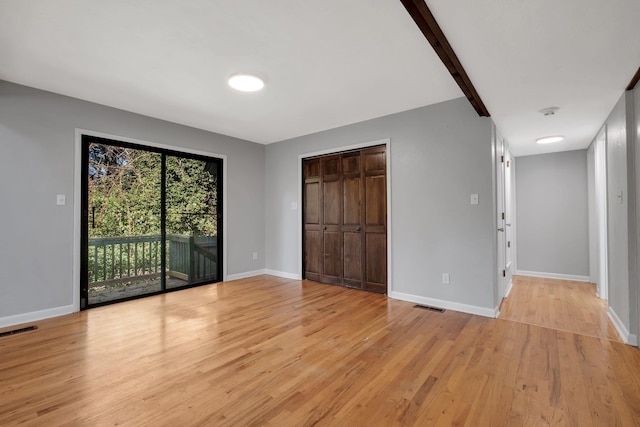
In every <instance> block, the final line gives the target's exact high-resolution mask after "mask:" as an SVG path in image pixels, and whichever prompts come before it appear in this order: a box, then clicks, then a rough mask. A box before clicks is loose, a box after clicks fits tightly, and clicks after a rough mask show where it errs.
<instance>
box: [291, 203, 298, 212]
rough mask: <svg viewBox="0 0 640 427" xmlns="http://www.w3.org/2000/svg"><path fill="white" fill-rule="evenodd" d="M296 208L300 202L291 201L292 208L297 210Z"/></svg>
mask: <svg viewBox="0 0 640 427" xmlns="http://www.w3.org/2000/svg"><path fill="white" fill-rule="evenodd" d="M296 209H298V202H291V210H292V211H295V210H296Z"/></svg>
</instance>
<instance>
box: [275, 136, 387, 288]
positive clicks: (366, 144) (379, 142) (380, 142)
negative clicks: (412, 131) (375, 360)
mask: <svg viewBox="0 0 640 427" xmlns="http://www.w3.org/2000/svg"><path fill="white" fill-rule="evenodd" d="M376 145H385V146H386V147H387V148H386V157H387V161H386V166H387V293H391V292H392V290H393V251H392V248H393V245H392V244H391V235H392V229H391V224H392V221H391V205H392V203H391V139H389V138H385V139H378V140H376V141H370V142H362V143H359V144H353V145H346V146H342V147H335V148H329V149H326V150H320V151H314V152H311V153H304V154H300V155H298V165H297V169H298V206H299V207H300V208H299V209H298V242H297V244H298V275H297V276H295V277H294V275H291V274H289V273H283V274H286V275H287V276H280V275H279V274H273V275H274V276H279V277H287V278H289V279H293V278H295V279H298V280H299V279H301V278H302V275H303V272H302V160H303V159H306V158H308V157H315V156H322V155H324V154H333V153H341V152H343V151H349V150H357V149H359V148H367V147H375V146H376ZM267 271H271V270H267ZM267 274H271V273H267Z"/></svg>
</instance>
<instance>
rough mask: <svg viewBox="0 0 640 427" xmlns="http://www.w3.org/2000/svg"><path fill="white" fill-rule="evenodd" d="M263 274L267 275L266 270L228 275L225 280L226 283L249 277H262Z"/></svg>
mask: <svg viewBox="0 0 640 427" xmlns="http://www.w3.org/2000/svg"><path fill="white" fill-rule="evenodd" d="M263 274H267V273H266V270H264V269H262V270H254V271H245V272H244V273H237V274H228V275H227V280H225V282H230V281H231V280H238V279H246V278H247V277H254V276H260V275H263Z"/></svg>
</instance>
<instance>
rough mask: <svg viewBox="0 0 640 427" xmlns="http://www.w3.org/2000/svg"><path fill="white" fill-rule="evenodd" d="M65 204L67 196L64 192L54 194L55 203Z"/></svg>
mask: <svg viewBox="0 0 640 427" xmlns="http://www.w3.org/2000/svg"><path fill="white" fill-rule="evenodd" d="M66 204H67V197H66V196H65V195H64V194H58V195H57V196H56V205H58V206H64V205H66Z"/></svg>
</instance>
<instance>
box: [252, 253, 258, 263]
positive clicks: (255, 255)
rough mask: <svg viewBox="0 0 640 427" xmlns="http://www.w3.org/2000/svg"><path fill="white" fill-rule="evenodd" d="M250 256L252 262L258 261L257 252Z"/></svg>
mask: <svg viewBox="0 0 640 427" xmlns="http://www.w3.org/2000/svg"><path fill="white" fill-rule="evenodd" d="M251 256H252V258H253V260H254V261H257V260H258V252H254V253H253V254H252V255H251Z"/></svg>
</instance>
